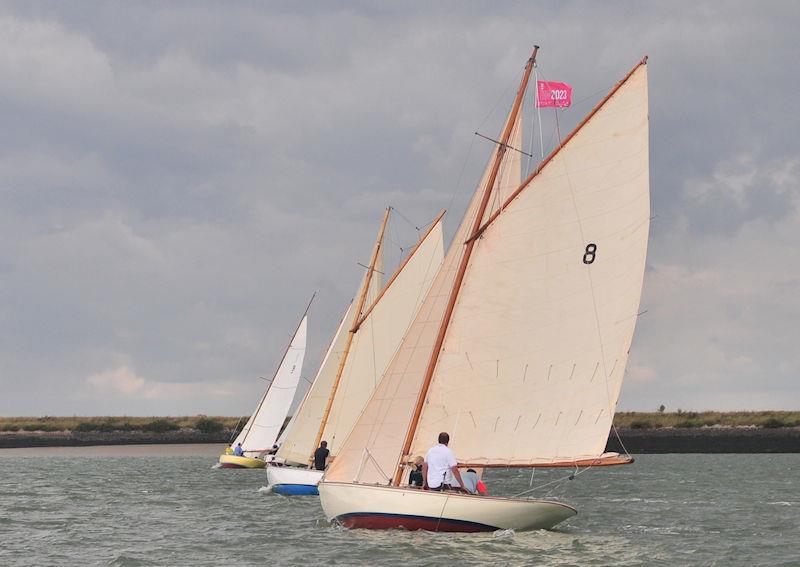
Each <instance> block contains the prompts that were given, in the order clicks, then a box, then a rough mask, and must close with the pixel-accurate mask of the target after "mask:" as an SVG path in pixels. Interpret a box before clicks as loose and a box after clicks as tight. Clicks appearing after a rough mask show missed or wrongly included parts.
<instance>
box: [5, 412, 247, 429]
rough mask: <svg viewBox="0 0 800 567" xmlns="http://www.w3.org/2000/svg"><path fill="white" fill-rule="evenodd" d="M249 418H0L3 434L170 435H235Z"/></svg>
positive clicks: (202, 416)
mask: <svg viewBox="0 0 800 567" xmlns="http://www.w3.org/2000/svg"><path fill="white" fill-rule="evenodd" d="M246 421H247V417H241V418H240V417H222V416H206V415H194V416H183V417H130V416H121V417H120V416H99V417H77V416H73V417H52V416H45V417H0V433H2V432H6V433H17V432H24V431H29V432H33V431H44V432H55V431H77V432H84V433H88V432H111V431H147V432H152V433H166V432H169V431H178V430H181V429H196V430H198V431H201V432H203V433H217V432H220V431H223V430H228V431H231V430H233V429H234V428H236V426H237V425H239V427H241V426H242V425H244V423H245V422H246Z"/></svg>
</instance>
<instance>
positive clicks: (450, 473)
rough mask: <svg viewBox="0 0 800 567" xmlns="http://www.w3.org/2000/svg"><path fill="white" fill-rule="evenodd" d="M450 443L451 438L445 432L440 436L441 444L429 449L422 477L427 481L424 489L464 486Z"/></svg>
mask: <svg viewBox="0 0 800 567" xmlns="http://www.w3.org/2000/svg"><path fill="white" fill-rule="evenodd" d="M449 442H450V436H449V435H448V434H447V433H445V432H444V431H443V432H441V433H440V434H439V444H438V445H434V446H433V447H431V448H430V449H428V453H427V454H426V455H425V463H424V464H423V465H422V476H423V477H424V481H425V484H424V486H423V488H427V489H430V490H442V489H449V488H453V486H456V487H460V486H462V485H463V484H464V481H463V480H462V479H461V473H460V472H459V470H458V461H456V456H455V455H454V454H453V451H451V450H450V447H448V446H447V444H448V443H449Z"/></svg>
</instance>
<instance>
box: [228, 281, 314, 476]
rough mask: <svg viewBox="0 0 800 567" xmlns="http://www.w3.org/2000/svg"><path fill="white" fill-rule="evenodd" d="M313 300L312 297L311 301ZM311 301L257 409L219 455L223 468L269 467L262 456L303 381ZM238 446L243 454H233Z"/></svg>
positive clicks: (274, 436) (273, 441) (273, 439)
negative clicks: (226, 448) (225, 450)
mask: <svg viewBox="0 0 800 567" xmlns="http://www.w3.org/2000/svg"><path fill="white" fill-rule="evenodd" d="M313 300H314V298H313V297H312V298H311V301H313ZM311 301H310V302H309V303H308V307H306V311H305V313H303V317H302V318H301V320H300V324H299V325H298V326H297V329H296V330H295V333H294V336H293V337H292V340H291V342H290V343H289V346H288V347H286V352H285V353H284V355H283V358H282V359H281V363H280V365H279V366H278V370H277V371H276V372H275V376H274V377H273V379H272V381H271V382H270V383H269V385H268V386H267V390H266V391H265V392H264V395H263V396H261V400H259V402H258V406H257V407H256V410H255V411H254V412H253V415H251V416H250V419H248V420H247V423H246V424H245V426H244V428H243V429H242V430H241V431H240V432H239V435H237V436H236V439H235V440H234V441H233V443H231V446H230V447H229V448H228V451H227V452H226V453H225V454H223V455H220V457H219V467H220V468H240V469H241V468H244V469H259V468H264V466H266V462H265V460H264V458H263V457H264V455H266V453H267V451H269V450H270V449H271V448H272V446H273V445H274V444H275V441H276V440H277V438H278V434H279V433H280V431H281V428H282V427H283V424H284V422H285V421H286V416H287V415H288V413H289V408H290V406H291V404H292V400H293V399H294V395H295V392H296V391H297V385H298V384H299V381H300V373H301V372H302V370H303V358H304V357H305V354H306V331H307V324H308V316H307V313H308V308H309V307H311ZM238 445H241V447H242V450H243V455H241V456H239V455H234V454H233V453H232V451H233V450H234V448H235V447H237V446H238Z"/></svg>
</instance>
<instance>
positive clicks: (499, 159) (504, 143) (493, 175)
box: [394, 45, 539, 486]
mask: <svg viewBox="0 0 800 567" xmlns="http://www.w3.org/2000/svg"><path fill="white" fill-rule="evenodd" d="M538 51H539V46H538V45H534V46H533V53H532V54H531V57H530V59H528V63H527V64H526V65H525V73H524V74H523V76H522V81H521V82H520V85H519V89H518V90H517V96H516V98H515V99H514V105H513V106H512V107H511V113H510V114H509V116H508V122H507V123H506V126H505V129H504V130H503V135H502V136H501V137H500V144H499V145H498V147H497V153H496V154H495V157H494V162H493V163H492V169H491V170H490V172H489V178H488V179H487V180H486V186H485V187H484V189H483V198H482V199H481V202H480V205H479V207H478V212H477V214H476V215H475V220H474V222H473V225H472V230H471V231H470V237H469V238H468V239H467V241H466V243H465V244H464V246H465V248H464V253H463V255H462V256H461V262H460V263H459V266H458V272H457V273H456V277H455V280H454V282H453V288H452V290H451V291H450V299H449V300H448V303H447V308H446V309H445V312H444V317H443V318H442V323H441V325H440V326H439V333H438V335H437V337H436V342H435V343H434V346H433V350H432V351H431V357H430V359H429V361H428V366H427V369H426V370H425V378H424V379H423V381H422V387H421V388H420V392H419V397H418V398H417V405H416V407H415V408H414V415H413V417H412V418H411V423H410V425H409V427H408V431H407V433H406V438H405V442H404V443H403V452H402V453H401V455H400V463H398V467H397V471H396V472H395V474H394V485H395V486H399V485H400V481H401V479H402V476H403V462H402V461H403V457H404V456H405V455H408V453H409V451H411V444H412V443H413V441H414V435H415V434H416V431H417V425H418V424H419V418H420V416H421V415H422V407H423V405H424V403H425V398H426V397H427V395H428V389H429V388H430V385H431V379H432V378H433V372H434V370H435V369H436V363H437V362H438V361H439V353H440V352H441V350H442V344H443V343H444V336H445V333H446V332H447V327H448V326H449V324H450V318H451V317H452V315H453V309H454V307H455V304H456V300H457V299H458V293H459V291H460V290H461V283H462V282H463V281H464V273H465V272H466V270H467V264H468V263H469V259H470V256H471V255H472V249H473V248H474V247H475V242H476V240H475V238H473V235H475V234H476V233H477V232H478V229H479V228H480V226H481V221H482V220H483V215H484V213H485V212H486V207H487V206H488V204H489V197H490V196H491V193H492V188H493V187H494V183H495V180H496V179H497V174H498V172H499V171H500V164H502V163H503V156H504V155H505V153H506V148H507V147H508V140H509V138H510V137H511V131H512V129H513V128H514V123H515V122H516V120H517V114H519V109H520V107H521V106H522V99H523V98H524V97H525V90H526V89H527V87H528V80H529V79H530V76H531V71H533V66H534V64H535V63H536V53H537V52H538Z"/></svg>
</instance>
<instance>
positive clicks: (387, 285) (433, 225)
mask: <svg viewBox="0 0 800 567" xmlns="http://www.w3.org/2000/svg"><path fill="white" fill-rule="evenodd" d="M444 213H445V211H444V209H442V211H441V212H440V213H439V216H437V217H436V218H435V219H433V222H431V224H430V226H428V230H426V231H425V234H423V235H422V236H420V238H419V240H418V241H417V243H416V244H415V245H414V248H412V249H411V252H409V253H408V256H406V257H405V258H404V259H403V261H402V262H401V263H400V265H399V266H398V267H397V269H396V270H395V271H394V274H392V277H391V278H389V281H388V282H386V283H385V284H384V285H383V289H381V291H380V293H378V295H377V297H376V298H375V299H374V300H373V301H372V305H370V306H369V307H368V308H367V309H366V311H364V314H363V315H361V317H360V318H359V319H357V321H356V323H355V324H354V325H353V329H352V331H353V332H356V331H358V329H359V328H360V327H361V325H362V324H363V323H364V321H366V320H367V317H369V314H370V313H372V310H373V309H374V308H375V306H376V305H377V304H378V302H379V301H380V300H381V298H382V297H383V294H385V293H386V292H387V290H388V289H389V288H390V287H392V284H393V283H394V280H396V279H397V276H399V275H400V272H402V271H403V268H405V267H406V264H408V262H409V261H410V260H411V258H413V257H414V254H415V253H416V252H417V250H419V246H420V244H422V243H423V242H424V241H425V239H426V238H428V235H429V234H430V233H431V232H433V229H434V228H436V223H438V222H439V221H440V220H442V217H443V216H444Z"/></svg>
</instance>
